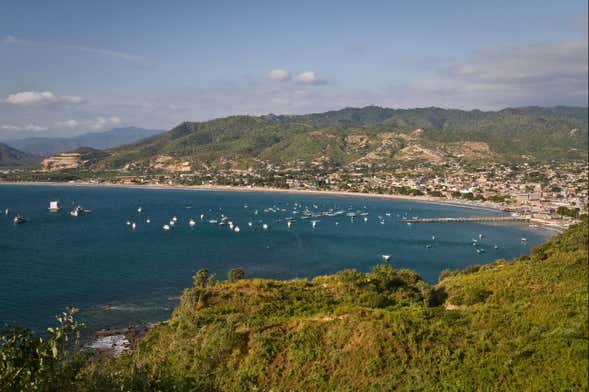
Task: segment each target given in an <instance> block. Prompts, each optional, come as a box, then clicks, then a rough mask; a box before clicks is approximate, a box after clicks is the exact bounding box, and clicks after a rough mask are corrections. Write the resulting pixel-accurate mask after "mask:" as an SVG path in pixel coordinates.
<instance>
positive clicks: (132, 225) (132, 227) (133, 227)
mask: <svg viewBox="0 0 589 392" xmlns="http://www.w3.org/2000/svg"><path fill="white" fill-rule="evenodd" d="M136 228H137V223H135V222H133V223H131V229H133V230H135V229H136Z"/></svg>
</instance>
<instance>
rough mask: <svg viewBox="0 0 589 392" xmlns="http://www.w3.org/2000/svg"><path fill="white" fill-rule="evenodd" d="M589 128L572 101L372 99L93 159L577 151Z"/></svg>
mask: <svg viewBox="0 0 589 392" xmlns="http://www.w3.org/2000/svg"><path fill="white" fill-rule="evenodd" d="M587 128H588V114H587V108H582V107H564V106H561V107H552V108H542V107H524V108H508V109H503V110H499V111H480V110H472V111H464V110H454V109H441V108H436V107H430V108H418V109H388V108H382V107H376V106H368V107H364V108H346V109H342V110H338V111H330V112H326V113H314V114H307V115H273V114H270V115H264V116H231V117H225V118H219V119H215V120H211V121H207V122H184V123H182V124H180V125H178V126H176V127H175V128H173V129H171V130H170V131H168V132H164V133H162V134H159V135H156V136H152V137H150V138H147V139H144V140H141V141H140V142H137V143H134V144H130V145H125V146H122V147H119V148H113V149H111V150H108V153H109V156H108V157H106V158H103V159H101V160H99V161H98V162H97V163H96V164H95V166H94V167H95V168H98V169H106V168H123V167H125V168H133V167H137V168H145V167H151V168H158V169H169V170H186V169H187V168H190V167H193V168H194V167H200V166H208V167H210V166H215V165H219V164H222V165H224V166H227V165H228V164H229V165H231V166H233V167H240V166H241V167H243V166H245V165H248V166H250V165H253V164H256V163H272V164H280V163H282V164H288V163H292V162H295V161H299V162H301V161H304V162H308V163H312V162H330V163H333V164H337V165H348V164H374V163H377V164H378V163H394V162H403V161H430V162H440V163H441V162H446V161H449V160H453V159H454V160H468V161H475V162H484V161H491V160H492V161H521V160H528V161H550V160H576V159H586V157H587V143H588V142H587V141H588V132H587Z"/></svg>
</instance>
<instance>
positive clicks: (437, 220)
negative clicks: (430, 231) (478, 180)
mask: <svg viewBox="0 0 589 392" xmlns="http://www.w3.org/2000/svg"><path fill="white" fill-rule="evenodd" d="M529 220H530V218H524V217H521V216H471V217H457V218H413V219H401V222H407V223H452V222H529Z"/></svg>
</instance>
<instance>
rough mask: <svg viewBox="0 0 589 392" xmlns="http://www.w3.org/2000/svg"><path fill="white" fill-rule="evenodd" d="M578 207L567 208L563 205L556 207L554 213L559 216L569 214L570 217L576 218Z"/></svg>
mask: <svg viewBox="0 0 589 392" xmlns="http://www.w3.org/2000/svg"><path fill="white" fill-rule="evenodd" d="M579 211H580V209H579V208H568V207H565V206H561V207H558V208H557V209H556V213H557V214H558V215H561V216H569V217H571V218H578V217H579Z"/></svg>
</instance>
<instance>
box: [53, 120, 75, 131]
mask: <svg viewBox="0 0 589 392" xmlns="http://www.w3.org/2000/svg"><path fill="white" fill-rule="evenodd" d="M55 125H56V126H57V127H58V128H71V129H74V128H77V127H78V126H79V125H80V123H79V122H78V121H76V120H66V121H58V122H57V123H56V124H55Z"/></svg>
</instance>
